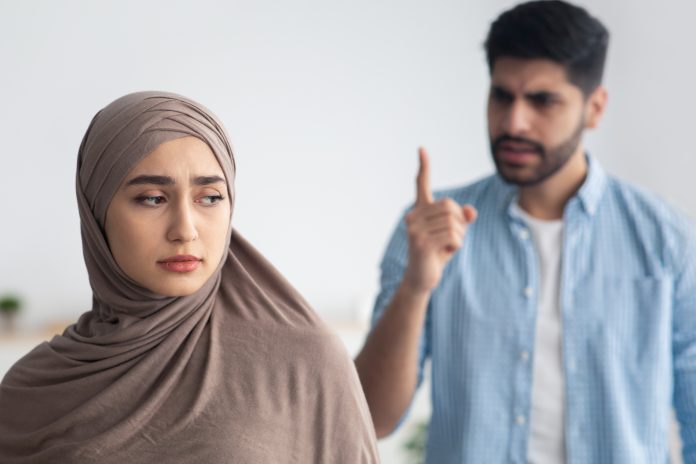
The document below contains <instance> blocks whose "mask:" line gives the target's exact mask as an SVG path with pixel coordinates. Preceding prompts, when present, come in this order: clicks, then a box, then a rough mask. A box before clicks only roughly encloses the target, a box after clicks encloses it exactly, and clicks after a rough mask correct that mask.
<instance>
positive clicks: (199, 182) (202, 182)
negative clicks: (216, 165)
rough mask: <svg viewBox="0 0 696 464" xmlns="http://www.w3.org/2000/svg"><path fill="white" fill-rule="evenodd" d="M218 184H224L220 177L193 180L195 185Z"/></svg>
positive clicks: (204, 177) (202, 177)
mask: <svg viewBox="0 0 696 464" xmlns="http://www.w3.org/2000/svg"><path fill="white" fill-rule="evenodd" d="M219 182H222V183H223V184H224V183H225V179H223V178H222V177H220V176H198V177H195V178H194V179H193V183H194V184H195V185H210V184H217V183H219Z"/></svg>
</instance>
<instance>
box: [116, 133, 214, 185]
mask: <svg viewBox="0 0 696 464" xmlns="http://www.w3.org/2000/svg"><path fill="white" fill-rule="evenodd" d="M149 173H156V174H164V175H170V176H181V175H189V174H195V175H213V174H215V175H218V176H220V177H222V178H224V177H225V175H224V172H223V170H222V167H221V166H220V163H219V162H218V160H217V158H216V156H215V154H214V153H213V151H212V150H211V148H210V147H209V146H208V144H207V143H205V142H204V141H202V140H200V139H199V138H197V137H193V136H186V137H181V138H177V139H174V140H170V141H167V142H165V143H162V144H161V145H159V146H158V147H157V148H155V150H153V151H152V152H151V153H149V154H148V155H146V156H145V157H144V158H143V159H142V160H140V162H138V163H137V164H136V165H135V166H134V167H133V169H132V170H131V172H130V173H129V176H128V177H129V178H130V177H133V176H137V175H140V174H149Z"/></svg>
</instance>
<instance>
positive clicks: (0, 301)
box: [0, 295, 22, 332]
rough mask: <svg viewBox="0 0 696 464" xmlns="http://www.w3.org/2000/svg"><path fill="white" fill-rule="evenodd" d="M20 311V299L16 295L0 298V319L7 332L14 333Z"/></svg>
mask: <svg viewBox="0 0 696 464" xmlns="http://www.w3.org/2000/svg"><path fill="white" fill-rule="evenodd" d="M21 309H22V299H21V298H20V297H18V296H17V295H2V296H0V318H2V319H3V324H2V325H4V326H5V330H6V331H7V332H14V331H15V329H16V327H17V324H16V322H17V314H19V312H20V311H21Z"/></svg>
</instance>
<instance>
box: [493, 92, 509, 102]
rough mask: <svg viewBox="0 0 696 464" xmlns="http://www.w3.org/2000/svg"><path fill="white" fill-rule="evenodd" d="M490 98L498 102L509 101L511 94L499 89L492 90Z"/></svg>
mask: <svg viewBox="0 0 696 464" xmlns="http://www.w3.org/2000/svg"><path fill="white" fill-rule="evenodd" d="M491 98H492V99H493V100H494V101H496V102H498V103H510V102H511V101H512V95H510V94H509V93H507V92H502V91H500V90H493V92H492V93H491Z"/></svg>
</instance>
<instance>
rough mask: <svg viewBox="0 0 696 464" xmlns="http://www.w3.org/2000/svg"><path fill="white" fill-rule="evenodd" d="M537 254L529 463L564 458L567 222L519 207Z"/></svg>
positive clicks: (548, 462) (543, 463)
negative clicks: (562, 292)
mask: <svg viewBox="0 0 696 464" xmlns="http://www.w3.org/2000/svg"><path fill="white" fill-rule="evenodd" d="M516 209H517V212H518V214H519V215H520V216H521V217H522V219H524V221H525V223H526V224H527V226H528V227H529V231H530V233H531V235H532V238H533V239H534V246H535V249H536V252H537V256H538V258H539V272H540V274H539V288H538V308H537V318H536V335H535V338H534V351H533V353H532V358H533V371H532V372H533V377H532V408H531V414H530V418H529V420H530V421H529V447H528V449H527V460H528V462H529V464H552V463H553V464H559V463H563V462H565V420H564V419H565V418H564V413H565V385H564V376H563V348H562V346H563V345H562V337H561V335H562V318H561V308H560V288H561V250H562V248H563V221H562V220H553V221H546V220H542V219H537V218H534V217H532V216H530V215H529V214H528V213H526V212H525V211H523V210H522V208H520V207H519V206H518V207H517V208H516Z"/></svg>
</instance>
